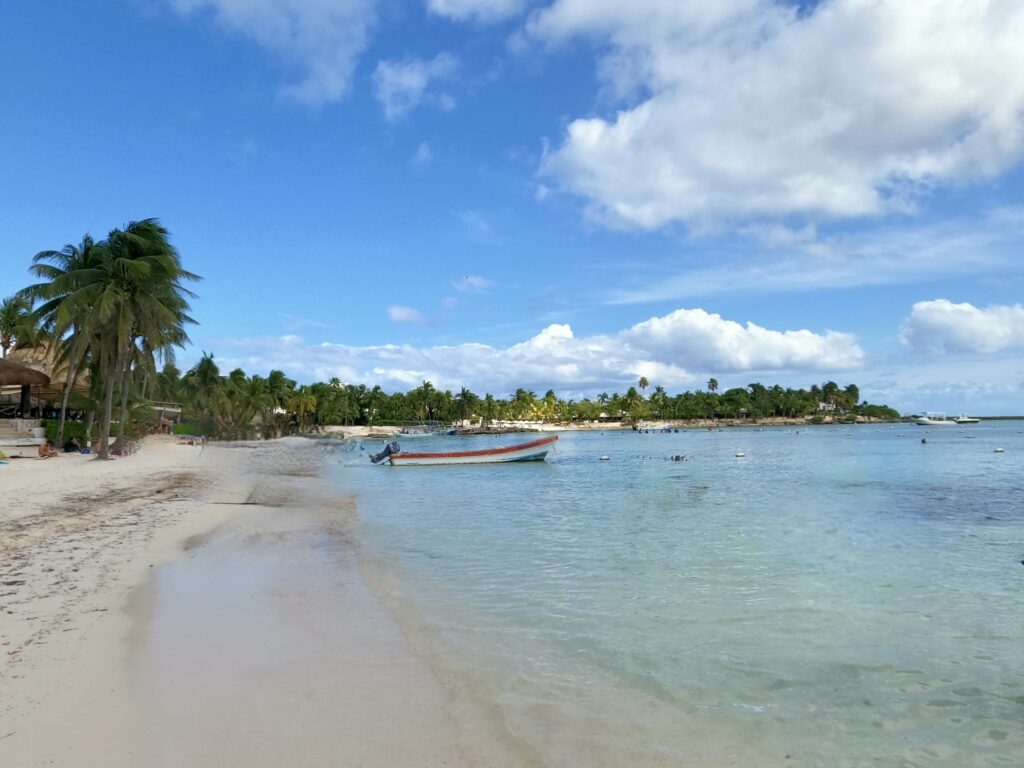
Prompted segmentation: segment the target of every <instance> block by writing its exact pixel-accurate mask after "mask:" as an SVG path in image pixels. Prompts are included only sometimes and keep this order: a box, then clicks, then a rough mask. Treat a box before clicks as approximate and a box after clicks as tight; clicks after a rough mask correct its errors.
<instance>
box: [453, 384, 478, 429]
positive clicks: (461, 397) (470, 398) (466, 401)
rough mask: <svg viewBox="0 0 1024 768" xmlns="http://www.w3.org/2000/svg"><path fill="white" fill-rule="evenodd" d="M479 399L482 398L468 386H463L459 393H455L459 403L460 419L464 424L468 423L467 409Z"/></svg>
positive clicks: (456, 400)
mask: <svg viewBox="0 0 1024 768" xmlns="http://www.w3.org/2000/svg"><path fill="white" fill-rule="evenodd" d="M479 401H480V398H479V397H477V396H476V395H475V394H473V393H472V392H471V391H470V390H469V389H467V388H466V387H462V389H460V390H459V393H458V394H457V395H455V402H457V403H458V404H459V420H460V421H461V422H462V424H463V425H465V423H466V410H467V409H468V408H472V407H473V406H474V405H475V404H476V403H477V402H479Z"/></svg>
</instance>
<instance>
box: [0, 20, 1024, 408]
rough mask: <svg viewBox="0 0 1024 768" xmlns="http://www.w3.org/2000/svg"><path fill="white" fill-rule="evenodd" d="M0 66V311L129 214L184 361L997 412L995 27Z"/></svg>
mask: <svg viewBox="0 0 1024 768" xmlns="http://www.w3.org/2000/svg"><path fill="white" fill-rule="evenodd" d="M2 35H3V38H2V41H0V42H2V44H0V64H2V66H3V71H4V73H5V76H4V78H3V81H2V85H0V95H2V97H3V104H4V106H5V109H4V111H3V114H2V116H0V148H2V149H0V170H2V173H3V177H4V180H5V182H6V183H5V184H3V186H2V187H0V260H2V264H3V267H4V268H3V271H2V274H0V293H2V294H4V295H7V294H9V293H11V292H12V291H14V290H16V289H17V288H19V287H21V286H22V285H23V284H24V283H25V281H26V277H27V276H26V273H25V272H24V269H25V267H26V266H27V264H28V262H29V259H30V258H31V256H32V254H34V253H35V252H37V251H39V250H41V249H44V248H54V247H60V246H61V245H63V244H64V243H66V242H77V241H78V240H79V239H80V238H81V236H82V234H84V233H86V232H90V233H92V234H93V235H97V236H100V235H102V234H103V233H105V232H106V231H107V230H109V229H111V228H113V227H114V226H118V225H120V224H123V223H124V222H126V221H128V220H131V219H137V218H143V217H146V216H158V217H160V218H161V219H162V221H163V222H164V223H165V224H166V225H167V226H168V227H169V228H170V229H171V231H172V234H173V237H174V242H175V243H176V245H177V246H178V247H179V249H180V250H181V252H182V255H183V257H184V259H185V261H186V263H187V265H188V266H189V267H190V268H191V269H193V270H194V271H196V272H198V273H200V274H201V275H203V277H204V278H205V279H204V281H203V282H202V283H201V284H200V285H199V287H198V292H199V293H200V296H201V298H200V299H199V300H198V301H197V302H196V304H195V314H196V316H197V318H198V319H199V320H200V323H201V325H200V326H199V327H197V328H195V329H194V331H193V333H192V336H193V340H194V346H193V347H192V348H190V349H188V350H186V351H184V352H183V353H182V354H181V355H180V363H181V364H182V365H188V364H189V363H190V362H192V361H194V360H195V359H196V357H197V356H198V354H199V350H209V351H213V352H214V353H215V354H216V359H217V360H218V361H219V362H220V363H221V365H222V367H225V368H230V367H233V366H235V365H241V366H242V367H244V368H245V369H246V370H248V371H250V372H265V371H266V370H267V369H269V368H271V367H280V368H283V369H285V370H286V371H288V372H289V374H291V375H293V376H294V377H295V378H298V379H300V380H306V381H309V380H314V379H318V378H327V377H329V376H332V375H338V376H340V377H341V378H342V379H344V380H346V381H350V382H363V383H367V384H374V383H381V384H383V385H384V386H385V387H386V388H388V389H394V388H406V387H407V386H411V385H414V384H416V383H418V382H419V381H420V380H422V379H424V378H426V379H430V380H432V381H434V382H435V383H436V384H439V385H441V386H444V387H458V386H462V385H466V386H470V387H471V388H472V389H474V390H475V391H480V392H484V391H492V392H494V393H495V394H499V395H500V394H507V392H509V391H511V389H513V388H514V387H515V386H518V385H520V384H522V385H525V386H529V387H532V388H535V389H538V390H541V391H543V390H545V389H547V388H548V387H549V386H550V387H554V388H555V389H556V390H557V391H559V392H560V393H563V394H566V395H576V396H578V395H580V394H586V393H594V392H598V391H601V390H606V391H616V390H619V391H621V390H624V389H625V387H627V386H629V384H630V383H631V382H633V381H635V379H636V378H638V377H639V376H640V375H646V376H647V377H648V378H649V379H651V381H652V382H653V383H661V384H663V385H665V386H666V387H667V388H668V389H669V391H678V390H681V389H687V388H695V387H698V386H702V385H703V384H704V382H706V381H707V378H708V377H709V376H715V377H716V378H718V379H719V381H720V382H721V383H722V385H723V387H725V386H732V385H745V384H747V383H748V382H750V381H755V380H759V381H763V382H767V383H780V384H783V385H807V384H810V383H812V382H816V381H823V380H825V379H828V378H833V379H836V380H837V381H841V382H848V381H854V382H857V383H859V384H860V385H861V388H862V391H863V392H864V394H865V396H867V397H868V398H869V399H870V400H872V401H875V402H888V403H890V404H892V405H894V406H896V407H898V408H900V409H902V410H908V411H909V410H920V409H936V410H937V409H945V410H948V411H959V410H971V411H974V412H978V413H986V414H988V413H998V412H1003V413H1005V412H1015V413H1019V412H1024V363H1022V362H1021V359H1022V358H1021V352H1022V350H1024V309H1022V308H1021V306H1020V301H1021V296H1022V293H1024V291H1022V288H1024V268H1022V267H1021V266H1020V264H1021V259H1020V251H1021V243H1022V242H1024V238H1022V235H1024V195H1022V193H1024V169H1022V167H1021V159H1022V156H1024V83H1022V82H1021V79H1020V78H1019V76H1017V75H1015V74H1014V73H1018V72H1020V71H1024V47H1022V46H1020V45H1019V41H1020V39H1024V10H1022V9H1021V7H1020V4H1019V3H1016V2H982V1H981V0H977V1H976V2H970V1H968V0H965V2H962V3H958V4H950V3H943V2H940V0H935V1H934V2H930V1H929V0H922V2H920V3H913V4H908V3H899V2H887V1H883V2H879V3H874V4H864V3H859V2H854V1H853V0H833V1H832V2H826V3H821V4H817V5H814V4H803V5H802V6H801V7H798V6H796V5H794V4H789V3H779V2H771V1H770V0H723V2H721V3H716V4H707V3H700V2H690V1H689V0H635V2H632V3H629V4H622V3H615V2H610V0H586V1H585V0H544V1H543V2H542V1H540V0H537V1H536V2H529V1H528V0H407V2H395V1H392V0H98V1H97V2H93V3H89V4H80V3H70V2H37V3H31V4H27V3H25V4H18V6H17V7H12V8H7V9H5V11H4V14H3V33H2Z"/></svg>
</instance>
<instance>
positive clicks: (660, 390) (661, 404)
mask: <svg viewBox="0 0 1024 768" xmlns="http://www.w3.org/2000/svg"><path fill="white" fill-rule="evenodd" d="M665 400H666V394H665V388H664V387H663V386H661V385H660V384H659V385H658V386H656V387H655V388H654V394H653V395H651V401H652V402H654V403H657V405H658V418H662V417H663V416H664V413H663V412H664V410H665Z"/></svg>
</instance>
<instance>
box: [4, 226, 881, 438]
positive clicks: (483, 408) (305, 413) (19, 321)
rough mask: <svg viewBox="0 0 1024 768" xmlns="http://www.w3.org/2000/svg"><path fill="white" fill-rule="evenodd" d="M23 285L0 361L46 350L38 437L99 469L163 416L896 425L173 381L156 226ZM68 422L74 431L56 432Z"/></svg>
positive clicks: (275, 381) (345, 421) (7, 316)
mask: <svg viewBox="0 0 1024 768" xmlns="http://www.w3.org/2000/svg"><path fill="white" fill-rule="evenodd" d="M30 271H31V272H32V274H33V275H34V276H35V278H36V279H37V282H35V283H34V284H32V285H30V286H29V287H27V288H25V289H24V290H22V291H20V292H19V293H18V294H16V295H15V296H12V297H9V298H7V299H4V300H3V302H2V303H0V353H2V354H3V355H4V356H6V355H7V354H8V352H10V351H11V350H16V349H18V348H20V347H26V346H28V347H31V346H45V348H46V349H47V351H48V357H49V358H50V360H51V361H52V363H53V365H52V366H51V367H53V368H54V369H55V370H56V371H57V372H58V375H59V377H60V378H61V379H62V382H61V383H62V384H63V386H62V387H61V388H60V389H61V392H62V397H61V401H60V404H59V412H58V418H57V419H56V420H55V424H53V425H52V426H51V425H48V429H49V431H50V433H51V437H52V438H53V439H55V440H56V442H57V443H58V444H59V443H62V442H63V441H64V439H65V438H66V437H67V436H70V435H74V436H79V435H81V436H82V437H83V438H84V439H85V440H88V441H92V438H93V430H94V427H95V426H96V421H97V420H98V422H99V424H98V437H99V455H100V456H101V457H102V458H107V457H108V456H109V455H110V453H111V452H117V451H119V450H121V449H123V448H124V447H125V442H126V439H127V436H128V435H130V434H133V433H134V432H138V431H144V430H147V429H153V428H156V427H158V426H160V425H163V424H165V423H166V421H165V419H164V418H163V417H164V416H165V415H167V414H168V413H172V414H174V418H175V420H176V421H179V422H182V421H183V422H185V423H187V424H189V425H190V428H191V429H195V430H196V431H197V432H201V433H202V434H204V435H208V436H217V437H222V438H229V439H232V438H251V437H257V436H259V437H266V438H269V437H276V436H279V435H281V434H285V433H289V432H310V431H317V430H320V429H322V428H323V427H326V426H330V425H356V424H359V425H370V426H374V425H385V424H392V425H393V424H405V423H409V422H423V421H439V422H445V423H452V422H462V423H470V422H472V423H483V424H489V423H491V422H495V421H500V420H531V421H548V422H583V421H627V422H632V423H634V424H635V423H637V422H639V421H641V420H644V419H656V420H669V419H672V420H676V419H680V420H694V419H764V418H773V417H774V418H778V417H781V418H790V419H792V418H805V417H816V416H822V415H823V414H827V415H829V416H833V417H834V416H835V415H840V416H843V417H845V418H854V417H856V416H858V415H859V416H868V417H872V418H888V419H891V418H898V417H899V415H898V414H897V413H896V412H895V411H893V410H892V409H890V408H887V407H886V406H878V405H870V404H868V403H866V402H861V400H860V392H859V389H858V388H857V386H856V385H855V384H849V385H847V386H845V387H840V386H839V385H838V384H837V383H835V382H833V381H827V382H825V383H823V384H821V385H818V384H814V385H812V386H810V387H809V388H808V389H792V388H783V387H781V386H778V385H776V386H765V385H762V384H759V383H751V384H749V385H747V386H746V387H734V388H732V389H727V390H725V391H724V392H721V393H720V392H719V391H718V390H719V385H718V380H717V379H715V378H710V379H709V380H708V382H707V386H706V389H704V390H697V391H685V392H679V393H676V394H670V393H669V392H668V391H666V389H665V388H664V387H663V386H661V385H658V384H655V386H654V387H653V389H652V390H651V392H650V395H648V389H650V388H651V382H650V381H649V380H648V378H647V377H646V376H640V377H639V379H638V380H637V386H636V387H632V386H631V387H629V388H628V389H627V390H626V391H625V392H623V393H619V392H615V393H613V394H610V395H609V394H608V393H607V392H602V393H600V394H599V395H597V396H596V397H594V398H593V399H591V398H588V397H584V398H580V399H563V398H560V397H558V395H557V394H556V393H555V391H554V390H552V389H549V390H547V391H546V392H545V393H544V394H543V395H538V394H537V393H536V392H535V391H533V390H530V389H524V388H519V389H517V390H516V391H515V392H513V393H511V394H508V395H504V394H495V393H491V392H487V393H484V394H482V395H481V394H478V393H475V392H473V391H472V390H470V389H469V388H467V387H461V388H460V389H459V390H458V391H457V392H455V393H453V392H452V391H449V390H440V389H438V388H437V387H435V386H434V385H433V384H432V383H431V382H429V381H423V382H422V383H421V384H420V385H419V386H417V387H414V388H413V389H411V390H409V391H408V392H393V393H388V392H385V391H384V390H383V389H382V388H381V387H380V386H373V387H368V386H366V385H364V384H346V383H343V382H341V381H340V380H339V379H337V378H333V379H331V380H329V381H327V382H319V383H316V384H309V385H300V384H298V383H296V382H295V381H294V380H292V379H290V378H289V377H288V376H287V375H286V374H285V373H284V372H282V371H279V370H273V371H270V372H269V373H268V374H267V375H266V376H262V375H258V374H252V375H250V374H247V373H246V372H245V371H243V370H241V369H240V368H236V369H234V370H231V371H228V372H226V373H223V372H222V371H221V370H220V368H219V366H218V365H217V363H216V361H215V359H214V355H213V354H208V353H205V352H204V353H203V354H202V356H201V358H200V359H199V361H198V362H197V363H196V364H195V365H194V366H192V367H191V368H190V369H188V370H186V371H182V370H180V369H179V368H178V367H177V365H176V364H175V357H174V352H175V349H177V348H180V347H183V346H184V345H185V344H187V342H188V335H187V332H186V329H187V327H188V326H189V325H191V324H193V323H194V322H195V321H194V320H193V319H192V318H191V317H190V315H189V312H190V308H189V300H190V299H192V298H193V296H194V294H193V293H192V292H191V291H190V290H189V288H188V285H189V284H190V283H193V282H195V281H196V280H199V279H200V278H199V277H198V276H197V275H195V274H193V273H191V272H189V271H187V270H186V269H185V268H184V267H183V266H182V261H181V258H180V256H179V254H178V252H177V250H176V249H175V248H174V247H173V246H172V245H171V242H170V234H169V232H168V231H167V229H165V228H164V227H163V226H162V225H161V224H160V222H159V221H158V220H156V219H144V220H142V221H137V222H131V223H129V224H127V225H126V226H124V227H123V228H119V229H114V230H112V231H111V232H110V233H109V234H108V235H107V237H106V238H104V239H102V240H94V239H93V238H92V237H90V236H88V235H86V236H85V237H83V238H82V240H81V242H79V243H77V244H69V245H65V246H64V247H63V248H61V249H59V250H47V251H41V252H40V253H38V254H36V256H35V257H34V259H33V264H32V266H31V269H30ZM115 404H116V412H115ZM69 412H73V413H75V414H78V415H80V416H81V417H82V421H83V422H84V424H83V423H76V424H75V425H74V426H69V425H68V423H67V421H66V417H67V414H68V413H69ZM112 433H114V435H115V440H114V442H113V444H112V445H111V444H110V440H109V438H110V436H111V434H112Z"/></svg>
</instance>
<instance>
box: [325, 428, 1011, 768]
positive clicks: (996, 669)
mask: <svg viewBox="0 0 1024 768" xmlns="http://www.w3.org/2000/svg"><path fill="white" fill-rule="evenodd" d="M922 437H924V438H926V439H927V444H921V442H920V440H921V438H922ZM523 439H527V437H526V436H504V437H502V438H495V437H473V438H437V439H422V440H418V441H416V442H415V443H412V442H410V444H409V445H408V446H406V447H407V448H411V447H413V445H415V446H416V447H417V448H418V447H423V448H427V447H430V448H435V449H438V450H460V449H463V448H470V447H483V446H488V445H497V444H512V443H515V442H519V441H521V440H523ZM379 445H380V442H379V441H378V442H372V441H371V442H367V443H366V445H365V448H366V450H367V451H374V450H377V449H378V446H379ZM997 447H1001V448H1004V449H1005V452H1004V453H996V452H995V451H994V449H995V448H997ZM738 452H742V453H744V454H745V457H743V458H737V457H736V456H735V454H736V453H738ZM675 454H685V455H686V457H687V458H686V461H685V462H674V461H670V460H669V457H671V456H672V455H675ZM601 455H608V456H609V458H610V460H609V461H599V457H600V456H601ZM1022 457H1024V422H1001V423H994V422H990V423H982V424H979V425H972V426H966V427H962V428H960V427H957V428H932V429H927V428H922V427H916V426H914V425H895V426H893V425H877V426H856V427H814V428H806V429H800V430H796V429H793V428H767V429H757V428H739V429H735V428H734V429H724V430H721V431H715V432H707V431H681V432H680V433H678V434H676V433H673V434H637V433H633V432H630V431H625V432H619V431H608V432H604V433H601V432H587V433H563V434H562V435H561V439H560V441H559V443H558V446H557V453H556V454H554V455H552V456H549V461H548V462H546V463H543V464H537V463H534V464H524V465H504V466H502V465H498V466H469V467H404V468H390V467H374V466H371V465H370V464H369V462H368V461H367V460H366V455H365V452H362V451H354V450H348V451H340V452H339V453H338V454H337V462H336V464H335V465H334V481H335V482H336V484H337V485H338V487H339V488H340V489H343V490H344V491H345V492H355V493H356V495H357V498H358V503H359V521H358V523H357V528H356V534H357V539H358V543H359V547H360V550H361V554H362V557H363V558H364V562H365V563H366V566H367V568H368V569H369V570H370V571H371V572H372V573H375V574H377V576H376V577H375V578H374V579H372V581H375V582H376V584H377V585H378V588H380V589H382V590H383V591H385V592H386V593H387V594H385V595H384V597H385V599H386V600H388V601H389V602H390V604H392V606H393V607H394V608H395V609H396V612H397V613H398V614H399V618H400V621H402V623H403V626H404V627H405V628H406V630H407V632H409V634H410V635H411V636H413V637H415V638H418V641H419V644H420V646H421V648H422V649H424V651H425V652H426V653H428V654H429V655H430V656H431V658H432V661H433V662H434V663H435V664H436V665H437V667H438V668H439V669H440V670H442V674H443V675H444V677H445V680H446V682H448V683H449V685H451V686H452V688H453V690H455V691H456V695H457V704H458V705H459V706H461V707H463V708H464V709H465V710H466V711H473V710H476V709H480V708H483V709H487V710H488V711H493V713H495V714H496V716H497V717H499V718H500V719H501V720H502V721H503V722H504V724H505V727H507V729H508V730H509V732H511V733H513V734H515V736H516V738H518V739H521V740H522V741H523V742H525V743H526V744H527V745H529V747H530V748H531V749H532V750H534V751H535V753H536V754H537V755H538V756H539V758H540V759H541V760H543V761H544V762H547V763H548V764H550V765H559V766H577V765H578V766H596V765H627V764H628V765H638V766H639V765H683V764H696V765H717V764H721V765H731V764H740V763H742V764H745V765H758V766H762V765H793V766H865V765H877V766H951V767H952V766H957V767H964V768H966V767H968V766H1011V765H1012V766H1019V765H1024V564H1022V563H1021V561H1022V560H1024V461H1022ZM459 691H462V692H464V693H465V695H464V696H459Z"/></svg>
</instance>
